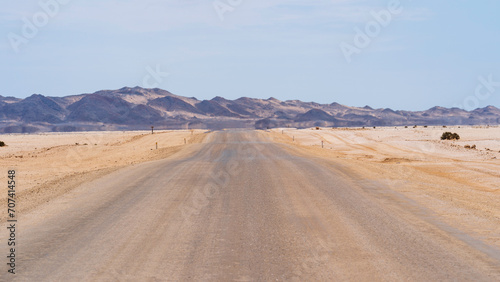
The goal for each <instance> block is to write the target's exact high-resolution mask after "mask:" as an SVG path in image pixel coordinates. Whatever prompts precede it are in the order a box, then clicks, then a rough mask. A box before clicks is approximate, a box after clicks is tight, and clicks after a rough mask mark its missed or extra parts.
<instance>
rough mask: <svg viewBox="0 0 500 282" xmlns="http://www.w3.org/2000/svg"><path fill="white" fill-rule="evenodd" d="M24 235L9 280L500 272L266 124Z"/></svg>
mask: <svg viewBox="0 0 500 282" xmlns="http://www.w3.org/2000/svg"><path fill="white" fill-rule="evenodd" d="M20 205H22V203H20ZM17 232H18V234H17V241H18V245H17V250H18V252H17V260H16V272H17V274H16V275H11V274H9V273H7V270H6V267H5V264H4V263H2V264H3V265H4V267H3V268H4V269H5V270H4V271H3V273H2V274H0V280H2V281H9V280H17V281H203V280H205V281H312V280H317V281H328V280H330V281H332V280H370V281H380V280H389V281H395V280H411V281H435V280H474V281H494V280H496V281H498V280H500V251H499V250H498V249H497V248H495V247H493V246H489V245H487V244H486V243H484V242H482V241H480V240H478V239H474V238H472V237H471V236H468V234H466V233H464V232H463V231H461V230H458V229H456V228H451V227H450V226H447V225H446V224H444V223H442V222H441V221H440V220H439V217H437V216H434V215H432V214H430V213H428V212H427V210H426V209H425V207H422V206H419V205H418V204H416V203H414V202H412V201H410V200H408V199H407V198H405V197H404V196H402V195H400V194H397V193H395V192H393V191H392V190H390V189H388V188H386V187H384V186H383V185H380V184H379V183H376V182H373V181H367V180H365V179H363V178H362V177H361V176H359V175H356V174H354V173H351V172H350V171H349V170H347V169H346V168H345V167H343V166H342V165H340V164H338V163H335V161H334V160H332V161H331V162H329V161H324V160H320V159H317V158H312V157H307V156H304V155H301V154H299V153H298V152H296V151H295V150H294V148H293V147H291V146H288V145H283V144H277V143H273V142H272V141H270V140H269V139H267V138H266V137H265V136H264V135H263V134H262V133H259V132H256V131H231V132H214V133H211V134H210V135H208V136H207V137H206V139H205V140H204V142H203V143H202V144H193V145H190V146H187V148H186V149H184V150H182V151H180V152H178V153H176V154H175V155H173V156H172V157H170V158H168V159H164V160H160V161H154V162H148V163H143V164H139V165H133V166H129V167H127V168H125V169H121V170H118V171H116V172H113V173H111V174H109V175H107V176H104V177H102V178H99V179H96V180H95V181H93V182H90V183H86V184H84V185H82V186H80V187H78V188H76V189H74V190H72V191H71V192H69V193H67V194H65V195H63V196H61V197H59V198H57V199H54V200H52V201H50V202H48V203H46V204H44V205H42V206H40V207H39V208H37V209H36V210H34V211H31V212H30V213H29V214H25V215H22V216H21V217H20V218H19V222H18V231H17ZM1 235H2V238H5V235H6V232H5V230H4V231H2V234H1ZM2 241H4V240H2ZM2 244H3V245H6V244H4V243H2ZM2 248H4V249H5V251H4V253H6V252H7V250H6V248H5V246H3V247H2ZM3 257H4V258H5V256H3ZM4 260H5V259H4Z"/></svg>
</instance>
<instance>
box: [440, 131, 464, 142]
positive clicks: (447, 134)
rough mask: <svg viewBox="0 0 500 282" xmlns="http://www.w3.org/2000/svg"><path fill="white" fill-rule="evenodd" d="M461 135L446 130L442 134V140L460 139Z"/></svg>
mask: <svg viewBox="0 0 500 282" xmlns="http://www.w3.org/2000/svg"><path fill="white" fill-rule="evenodd" d="M459 139H460V136H459V135H458V134H457V133H451V132H445V133H443V135H441V140H459Z"/></svg>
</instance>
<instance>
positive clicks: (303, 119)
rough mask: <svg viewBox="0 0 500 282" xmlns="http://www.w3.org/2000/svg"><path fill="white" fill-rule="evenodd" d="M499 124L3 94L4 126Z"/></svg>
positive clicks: (256, 103) (101, 94)
mask: <svg viewBox="0 0 500 282" xmlns="http://www.w3.org/2000/svg"><path fill="white" fill-rule="evenodd" d="M478 124H491V125H494V124H500V110H499V109H498V108H496V107H493V106H488V107H485V108H478V109H475V110H473V111H465V110H463V109H459V108H443V107H433V108H431V109H429V110H426V111H399V110H398V111H395V110H391V109H372V108H371V107H369V106H365V107H363V108H358V107H349V106H344V105H341V104H338V103H332V104H318V103H314V102H302V101H298V100H288V101H280V100H277V99H275V98H269V99H254V98H247V97H243V98H239V99H236V100H227V99H224V98H222V97H215V98H213V99H211V100H203V101H200V100H198V99H196V98H188V97H182V96H178V95H174V94H172V93H170V92H168V91H166V90H162V89H158V88H155V89H144V88H140V87H134V88H129V87H124V88H121V89H118V90H102V91H98V92H95V93H92V94H80V95H73V96H66V97H46V96H43V95H40V94H34V95H31V96H30V97H27V98H25V99H18V98H14V97H3V96H0V132H2V133H24V132H37V131H84V130H139V129H143V130H144V129H149V128H150V127H151V126H154V127H155V128H157V129H188V128H189V129H192V128H198V129H222V128H257V129H265V128H272V127H297V128H304V127H311V126H328V127H359V126H403V125H404V126H413V125H478Z"/></svg>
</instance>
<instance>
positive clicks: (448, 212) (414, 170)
mask: <svg viewBox="0 0 500 282" xmlns="http://www.w3.org/2000/svg"><path fill="white" fill-rule="evenodd" d="M444 131H452V132H457V133H458V134H459V135H460V136H461V140H459V141H441V140H440V138H439V137H440V136H441V134H442V133H443V132H444ZM268 134H270V135H271V136H272V138H273V139H274V141H276V142H280V143H284V144H287V145H290V146H293V148H296V149H298V150H299V152H300V153H302V154H306V155H309V156H314V157H316V158H319V159H321V160H324V161H325V162H326V163H328V162H332V161H334V162H335V163H340V164H342V165H343V166H345V167H346V171H347V172H348V173H354V174H357V175H361V176H362V177H363V178H365V179H366V180H367V181H374V183H380V184H383V185H385V186H387V187H390V189H391V190H392V191H394V192H395V193H394V195H393V196H395V197H399V198H401V199H402V200H404V201H407V202H408V201H409V202H411V201H414V202H415V203H416V206H421V207H425V209H426V210H425V212H426V213H428V214H429V215H431V216H432V217H433V218H436V219H437V220H439V222H441V224H444V225H446V226H447V228H449V229H450V230H451V231H452V232H456V233H461V232H465V234H467V236H472V237H473V238H475V239H479V240H483V241H486V242H487V243H489V244H492V245H495V246H498V247H500V205H499V204H498V203H500V152H499V151H500V128H498V127H489V128H485V127H483V128H479V127H460V128H458V127H451V128H439V127H435V128H415V129H414V128H402V127H399V128H394V127H392V128H376V129H373V128H370V129H328V128H322V129H321V130H313V129H310V130H294V129H275V130H272V131H271V132H269V133H268ZM321 141H323V148H322V147H321ZM466 145H469V146H472V145H476V149H466V148H464V146H466ZM374 193H376V191H374ZM380 196H381V197H383V196H384V195H380Z"/></svg>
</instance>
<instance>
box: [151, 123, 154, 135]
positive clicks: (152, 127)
mask: <svg viewBox="0 0 500 282" xmlns="http://www.w3.org/2000/svg"><path fill="white" fill-rule="evenodd" d="M154 128H155V127H154V126H152V125H151V134H154V132H153V129H154Z"/></svg>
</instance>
